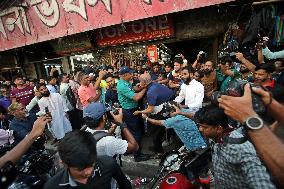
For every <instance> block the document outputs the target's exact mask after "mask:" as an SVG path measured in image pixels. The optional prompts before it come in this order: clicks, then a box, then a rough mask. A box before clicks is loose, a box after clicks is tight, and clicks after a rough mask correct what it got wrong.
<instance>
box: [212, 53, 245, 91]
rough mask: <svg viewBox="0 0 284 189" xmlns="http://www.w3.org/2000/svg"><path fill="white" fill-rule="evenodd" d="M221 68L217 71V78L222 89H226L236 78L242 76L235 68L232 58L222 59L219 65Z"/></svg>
mask: <svg viewBox="0 0 284 189" xmlns="http://www.w3.org/2000/svg"><path fill="white" fill-rule="evenodd" d="M218 66H219V68H220V70H218V71H217V80H218V85H219V87H220V88H219V89H220V91H226V89H227V88H228V83H229V82H230V81H232V80H234V79H235V78H238V77H240V73H239V72H238V71H237V70H236V69H235V68H233V61H232V59H230V58H226V59H225V60H222V62H221V63H220V64H219V65H218Z"/></svg>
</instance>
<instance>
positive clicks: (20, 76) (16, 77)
mask: <svg viewBox="0 0 284 189" xmlns="http://www.w3.org/2000/svg"><path fill="white" fill-rule="evenodd" d="M18 78H21V79H23V76H22V75H15V76H14V77H13V79H12V81H13V83H14V82H15V80H16V79H18Z"/></svg>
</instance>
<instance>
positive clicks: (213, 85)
mask: <svg viewBox="0 0 284 189" xmlns="http://www.w3.org/2000/svg"><path fill="white" fill-rule="evenodd" d="M203 73H204V77H203V78H202V80H201V81H202V84H203V85H204V101H205V102H210V98H211V96H212V94H213V92H214V91H216V90H217V76H216V71H215V70H214V69H213V62H212V61H207V62H205V64H204V69H203Z"/></svg>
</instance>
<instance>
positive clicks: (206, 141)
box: [0, 43, 284, 189]
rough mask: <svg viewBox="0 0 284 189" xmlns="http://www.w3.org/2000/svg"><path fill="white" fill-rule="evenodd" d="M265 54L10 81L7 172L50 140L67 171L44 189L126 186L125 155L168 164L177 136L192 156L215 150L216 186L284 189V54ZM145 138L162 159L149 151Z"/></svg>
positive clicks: (4, 124) (4, 92)
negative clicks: (169, 148)
mask: <svg viewBox="0 0 284 189" xmlns="http://www.w3.org/2000/svg"><path fill="white" fill-rule="evenodd" d="M257 53H258V58H257V61H254V60H252V59H251V58H249V57H245V56H244V55H243V54H242V53H240V52H238V53H236V54H235V55H234V57H230V56H227V57H223V58H221V59H220V60H219V62H214V61H210V60H207V59H206V58H205V57H204V52H202V51H201V52H200V53H199V54H198V55H197V58H196V60H195V61H194V62H192V63H190V62H189V61H187V60H186V59H185V57H184V56H183V55H180V54H179V55H176V56H175V58H174V60H173V62H172V63H168V64H165V65H162V64H158V63H151V66H146V65H136V66H135V67H134V68H130V67H127V66H122V67H116V66H109V67H101V68H100V69H98V70H95V69H93V67H92V66H91V64H88V65H87V66H86V67H84V68H78V69H77V70H76V71H75V72H74V74H70V75H69V74H60V75H59V74H58V71H56V70H52V71H51V73H50V76H49V77H48V78H46V79H40V80H39V81H32V80H30V81H29V80H27V79H26V78H23V77H22V76H16V77H14V78H13V81H2V82H1V98H0V124H1V125H0V140H1V141H0V144H1V146H2V148H1V156H2V157H1V158H0V167H5V166H6V165H7V163H8V162H10V163H12V164H16V163H17V162H18V161H19V159H21V157H22V156H23V154H25V153H26V152H27V151H28V149H29V147H30V146H31V145H32V144H33V142H34V141H35V140H37V139H38V137H40V136H44V137H45V138H46V137H47V138H48V139H49V140H52V145H55V146H57V147H58V153H59V156H60V159H61V160H62V162H63V167H64V168H63V169H62V170H61V171H59V172H58V173H57V174H56V175H55V176H54V177H52V178H51V179H49V180H48V181H47V183H46V184H45V188H69V187H72V188H73V187H74V188H97V187H98V188H115V186H119V187H120V188H123V189H127V188H131V184H130V182H129V180H128V179H127V178H126V176H125V175H124V173H123V172H122V171H121V169H120V167H119V165H118V164H117V162H118V159H119V158H118V157H119V156H120V155H128V154H133V157H134V161H136V162H139V161H146V160H148V159H150V158H160V157H161V155H162V154H163V153H164V152H165V151H164V146H165V144H167V143H170V142H171V141H173V140H175V139H177V141H178V143H179V145H184V146H185V147H186V148H187V150H191V151H194V150H199V149H203V148H206V147H207V146H211V148H212V168H211V169H212V172H213V178H214V179H213V180H214V182H212V188H213V187H214V188H278V187H279V188H280V187H284V182H283V180H284V144H283V141H284V116H283V110H284V104H283V103H284V99H283V97H284V88H283V87H284V55H283V51H282V52H276V53H273V52H271V51H270V50H269V49H268V48H267V47H266V45H265V43H261V44H258V48H257ZM37 117H38V118H37ZM45 128H47V129H45ZM145 133H147V134H149V135H151V136H152V138H153V141H152V146H151V148H150V150H151V151H153V153H154V155H150V154H144V153H142V152H143V151H145V150H143V145H142V139H143V138H144V135H145ZM7 146H10V147H11V148H10V149H9V150H10V151H8V152H7V151H6V150H4V149H7V148H6V147H7ZM1 171H2V172H3V169H1ZM1 174H2V173H1ZM1 176H3V174H2V175H1ZM2 180H3V179H2Z"/></svg>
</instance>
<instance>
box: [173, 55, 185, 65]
mask: <svg viewBox="0 0 284 189" xmlns="http://www.w3.org/2000/svg"><path fill="white" fill-rule="evenodd" d="M175 62H176V63H179V64H183V60H182V58H181V57H177V58H175V59H174V63H175Z"/></svg>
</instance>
